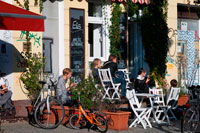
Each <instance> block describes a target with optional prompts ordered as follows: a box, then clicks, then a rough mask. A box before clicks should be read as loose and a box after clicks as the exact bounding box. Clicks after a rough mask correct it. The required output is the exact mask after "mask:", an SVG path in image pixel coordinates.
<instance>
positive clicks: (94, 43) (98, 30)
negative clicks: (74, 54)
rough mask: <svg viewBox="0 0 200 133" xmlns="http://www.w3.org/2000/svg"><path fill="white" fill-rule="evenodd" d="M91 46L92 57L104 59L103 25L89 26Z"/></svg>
mask: <svg viewBox="0 0 200 133" xmlns="http://www.w3.org/2000/svg"><path fill="white" fill-rule="evenodd" d="M89 44H90V45H89V47H90V57H103V44H102V24H89ZM94 50H95V51H94Z"/></svg>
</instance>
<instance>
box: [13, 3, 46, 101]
mask: <svg viewBox="0 0 200 133" xmlns="http://www.w3.org/2000/svg"><path fill="white" fill-rule="evenodd" d="M20 2H23V0H20ZM12 3H13V5H15V6H18V5H17V4H16V3H15V1H14V0H13V1H12ZM30 11H32V12H35V13H39V7H35V6H34V1H33V0H31V1H30ZM30 34H31V35H33V36H34V37H35V38H36V39H34V38H31V43H32V52H33V53H38V52H42V32H30ZM20 35H21V36H20ZM23 35H24V34H22V32H21V31H12V44H13V53H12V55H13V73H12V74H13V100H24V99H27V96H26V95H25V94H24V93H23V91H22V90H21V87H20V82H19V78H20V74H21V73H22V72H23V70H24V68H25V67H24V65H23V63H20V53H21V52H22V51H23V42H25V41H22V40H24V39H25V35H24V36H23ZM22 36H23V37H22ZM37 41H38V42H37ZM9 83H12V81H9ZM23 90H24V89H23Z"/></svg>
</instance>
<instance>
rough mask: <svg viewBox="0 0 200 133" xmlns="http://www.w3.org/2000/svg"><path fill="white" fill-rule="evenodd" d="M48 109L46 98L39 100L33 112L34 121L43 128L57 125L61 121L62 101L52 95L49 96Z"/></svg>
mask: <svg viewBox="0 0 200 133" xmlns="http://www.w3.org/2000/svg"><path fill="white" fill-rule="evenodd" d="M48 101H49V109H50V111H49V112H48V109H47V99H45V100H43V101H42V102H40V103H39V104H38V105H37V107H36V110H35V112H34V118H35V122H36V123H37V124H38V125H39V126H40V127H41V128H45V129H53V128H56V127H58V125H60V124H61V122H62V121H63V118H64V115H65V109H64V106H63V105H62V103H61V102H60V101H58V100H56V99H55V98H53V97H50V98H49V100H48Z"/></svg>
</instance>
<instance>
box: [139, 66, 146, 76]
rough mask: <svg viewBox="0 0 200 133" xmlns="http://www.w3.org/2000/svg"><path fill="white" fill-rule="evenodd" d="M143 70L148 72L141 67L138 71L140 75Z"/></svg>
mask: <svg viewBox="0 0 200 133" xmlns="http://www.w3.org/2000/svg"><path fill="white" fill-rule="evenodd" d="M142 72H146V70H145V69H144V68H140V69H139V71H138V75H140V74H141V73H142Z"/></svg>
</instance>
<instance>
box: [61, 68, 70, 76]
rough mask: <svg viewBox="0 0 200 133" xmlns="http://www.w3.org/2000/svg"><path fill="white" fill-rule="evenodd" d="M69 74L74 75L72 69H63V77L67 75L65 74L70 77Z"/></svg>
mask: <svg viewBox="0 0 200 133" xmlns="http://www.w3.org/2000/svg"><path fill="white" fill-rule="evenodd" d="M69 73H72V70H71V69H70V68H65V69H63V75H65V74H67V75H68V74H69Z"/></svg>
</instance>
